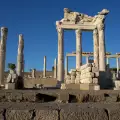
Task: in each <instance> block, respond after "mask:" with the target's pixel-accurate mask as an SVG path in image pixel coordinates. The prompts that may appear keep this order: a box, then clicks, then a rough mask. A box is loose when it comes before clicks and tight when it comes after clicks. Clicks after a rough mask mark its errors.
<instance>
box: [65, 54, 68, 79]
mask: <svg viewBox="0 0 120 120" xmlns="http://www.w3.org/2000/svg"><path fill="white" fill-rule="evenodd" d="M67 75H68V56H66V59H65V77H67Z"/></svg>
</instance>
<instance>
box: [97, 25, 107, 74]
mask: <svg viewBox="0 0 120 120" xmlns="http://www.w3.org/2000/svg"><path fill="white" fill-rule="evenodd" d="M98 36H99V70H100V71H103V72H105V71H106V56H105V55H106V54H105V53H106V49H105V35H104V24H102V23H101V24H99V25H98Z"/></svg>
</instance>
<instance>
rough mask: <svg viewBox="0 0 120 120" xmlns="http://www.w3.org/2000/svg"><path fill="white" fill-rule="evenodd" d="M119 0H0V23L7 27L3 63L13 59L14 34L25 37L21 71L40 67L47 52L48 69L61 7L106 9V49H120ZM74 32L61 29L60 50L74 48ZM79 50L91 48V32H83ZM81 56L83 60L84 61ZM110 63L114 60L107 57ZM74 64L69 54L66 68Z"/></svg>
mask: <svg viewBox="0 0 120 120" xmlns="http://www.w3.org/2000/svg"><path fill="white" fill-rule="evenodd" d="M119 5H120V1H119V0H109V1H108V0H100V1H98V0H0V16H1V17H0V26H1V27H2V26H6V27H8V30H9V31H8V39H7V52H6V66H7V64H8V63H16V59H17V47H18V35H19V34H23V35H24V40H25V42H24V43H25V48H24V55H25V71H28V70H29V69H30V68H36V69H37V70H42V69H43V57H44V56H45V55H46V56H47V69H48V70H51V68H52V66H53V63H54V59H55V57H57V31H56V26H55V22H56V21H57V20H60V19H62V17H63V8H70V9H71V10H73V11H78V12H81V13H85V14H88V15H91V16H93V15H95V14H97V12H99V11H101V10H102V9H103V8H107V9H108V10H110V13H109V14H108V16H107V18H106V30H105V34H106V37H105V39H106V50H107V51H108V52H112V53H113V54H115V53H116V52H120V47H119V45H120V14H119V12H120V7H119ZM75 43H76V40H75V32H74V31H65V36H64V45H65V47H64V50H65V54H66V53H71V52H72V51H75V46H76V45H75ZM82 46H83V51H86V52H88V51H90V52H92V51H93V38H92V32H83V36H82ZM84 62H85V61H84V58H83V63H84ZM110 63H111V67H112V66H114V67H115V66H116V60H115V59H111V60H110ZM74 67H75V58H74V57H71V58H69V68H74Z"/></svg>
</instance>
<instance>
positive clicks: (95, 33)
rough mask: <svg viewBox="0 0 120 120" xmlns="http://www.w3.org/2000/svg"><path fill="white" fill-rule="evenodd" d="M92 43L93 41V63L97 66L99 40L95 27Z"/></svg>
mask: <svg viewBox="0 0 120 120" xmlns="http://www.w3.org/2000/svg"><path fill="white" fill-rule="evenodd" d="M93 43H94V63H95V66H96V67H97V68H99V40H98V31H97V29H94V30H93Z"/></svg>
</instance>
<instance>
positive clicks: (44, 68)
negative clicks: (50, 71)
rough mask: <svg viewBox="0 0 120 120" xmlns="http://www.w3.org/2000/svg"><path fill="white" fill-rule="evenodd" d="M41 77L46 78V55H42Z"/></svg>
mask: <svg viewBox="0 0 120 120" xmlns="http://www.w3.org/2000/svg"><path fill="white" fill-rule="evenodd" d="M43 66H44V67H43V78H46V56H44V65H43Z"/></svg>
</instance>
